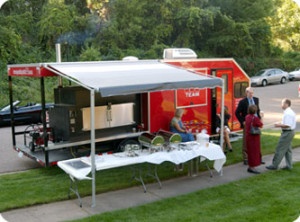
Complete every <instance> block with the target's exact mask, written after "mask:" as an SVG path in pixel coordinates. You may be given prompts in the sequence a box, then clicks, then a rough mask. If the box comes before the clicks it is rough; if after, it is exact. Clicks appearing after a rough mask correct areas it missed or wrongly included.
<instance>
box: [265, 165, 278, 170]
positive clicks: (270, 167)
mask: <svg viewBox="0 0 300 222" xmlns="http://www.w3.org/2000/svg"><path fill="white" fill-rule="evenodd" d="M266 168H267V169H268V170H277V167H275V166H273V165H270V166H266Z"/></svg>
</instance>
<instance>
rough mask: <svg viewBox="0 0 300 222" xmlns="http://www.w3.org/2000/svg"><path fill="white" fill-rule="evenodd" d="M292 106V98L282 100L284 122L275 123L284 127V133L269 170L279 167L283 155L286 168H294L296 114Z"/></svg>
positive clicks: (276, 125)
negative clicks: (293, 147)
mask: <svg viewBox="0 0 300 222" xmlns="http://www.w3.org/2000/svg"><path fill="white" fill-rule="evenodd" d="M290 106H291V100H289V99H283V100H282V103H281V107H282V109H283V110H284V111H283V117H282V122H281V123H277V124H275V127H280V128H281V129H282V133H281V136H280V138H279V141H278V144H277V147H276V151H275V155H274V157H273V161H272V165H270V166H267V167H266V168H267V169H269V170H276V169H278V166H279V164H280V162H281V160H282V159H283V157H285V162H286V166H285V167H284V169H288V170H291V169H292V140H293V138H294V135H295V132H294V130H295V128H296V114H295V112H294V111H293V110H292V109H291V107H290Z"/></svg>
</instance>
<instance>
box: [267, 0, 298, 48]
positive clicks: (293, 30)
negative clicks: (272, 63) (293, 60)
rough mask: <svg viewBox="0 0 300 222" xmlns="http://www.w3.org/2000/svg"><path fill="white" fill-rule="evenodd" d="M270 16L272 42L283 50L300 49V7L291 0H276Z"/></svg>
mask: <svg viewBox="0 0 300 222" xmlns="http://www.w3.org/2000/svg"><path fill="white" fill-rule="evenodd" d="M276 3H277V8H276V10H275V13H274V16H270V18H269V23H270V26H271V27H272V36H273V44H274V45H275V46H277V47H279V48H281V49H283V50H284V51H300V7H299V6H298V5H297V4H296V3H295V2H294V1H292V0H278V1H277V2H276Z"/></svg>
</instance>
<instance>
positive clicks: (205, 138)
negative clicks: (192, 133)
mask: <svg viewBox="0 0 300 222" xmlns="http://www.w3.org/2000/svg"><path fill="white" fill-rule="evenodd" d="M196 137H197V142H198V143H199V144H200V146H207V145H208V143H209V135H208V134H207V131H206V130H205V129H203V130H201V133H198V134H197V136H196Z"/></svg>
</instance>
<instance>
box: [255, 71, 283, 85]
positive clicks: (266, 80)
mask: <svg viewBox="0 0 300 222" xmlns="http://www.w3.org/2000/svg"><path fill="white" fill-rule="evenodd" d="M288 78H289V74H288V73H287V72H285V71H283V70H281V69H277V68H274V69H263V70H260V71H259V72H258V73H256V74H255V75H254V76H253V77H251V86H266V85H268V84H273V83H281V84H283V83H286V81H287V80H288Z"/></svg>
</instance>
